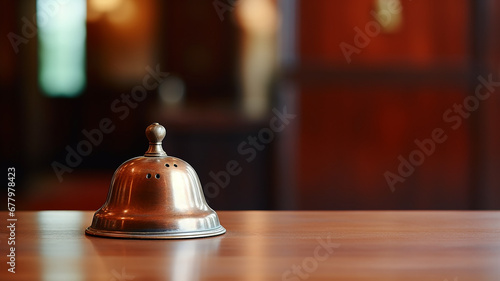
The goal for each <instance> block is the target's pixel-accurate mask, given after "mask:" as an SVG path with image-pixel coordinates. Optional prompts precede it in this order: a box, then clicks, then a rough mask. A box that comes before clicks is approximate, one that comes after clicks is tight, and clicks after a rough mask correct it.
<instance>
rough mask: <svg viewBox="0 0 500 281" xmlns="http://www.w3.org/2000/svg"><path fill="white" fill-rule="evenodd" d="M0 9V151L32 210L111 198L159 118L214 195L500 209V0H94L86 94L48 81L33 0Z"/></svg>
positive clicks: (289, 204) (275, 204)
mask: <svg viewBox="0 0 500 281" xmlns="http://www.w3.org/2000/svg"><path fill="white" fill-rule="evenodd" d="M54 1H55V0H54ZM54 3H58V2H54ZM2 7H3V9H2V12H1V16H0V21H1V27H0V30H1V33H2V34H3V36H4V40H2V41H1V43H0V51H1V52H0V58H1V61H2V64H1V71H0V75H1V76H0V79H1V82H2V83H1V86H2V96H3V98H4V99H3V101H4V102H3V103H2V113H1V114H2V119H1V126H2V132H3V138H2V140H1V146H0V151H1V156H2V157H1V163H2V166H3V167H5V168H6V167H11V166H15V167H16V170H17V179H16V181H17V184H18V188H19V191H18V192H19V198H18V199H19V206H20V208H22V209H97V208H98V207H100V205H101V204H102V203H103V202H104V200H105V198H106V194H107V190H108V187H109V183H110V181H111V176H112V174H113V171H114V170H115V169H116V168H117V167H118V166H119V165H120V164H121V163H122V162H124V161H125V160H127V159H129V158H132V157H135V156H139V155H142V154H143V153H144V151H145V150H146V148H147V147H146V146H147V143H146V139H145V137H144V129H145V128H146V127H147V126H148V125H149V124H150V123H152V122H160V123H161V124H163V125H164V126H165V127H166V128H167V137H166V139H165V141H164V148H165V150H166V151H167V153H168V154H169V155H173V156H177V157H180V158H182V159H184V160H186V161H187V162H189V163H190V164H191V165H192V166H193V167H194V168H195V169H196V171H197V172H198V175H199V177H200V180H201V182H202V185H203V188H204V191H205V195H206V197H207V199H208V201H209V203H210V205H211V206H212V207H213V208H214V209H496V208H499V207H500V194H499V193H500V191H499V187H500V184H499V183H500V176H498V173H497V171H498V169H499V166H500V151H499V150H498V145H497V144H498V141H499V140H500V135H499V133H498V130H497V126H498V125H497V122H496V121H497V120H499V118H500V116H499V108H498V107H499V102H498V95H497V92H496V91H495V90H496V88H497V87H498V86H497V84H495V83H496V82H495V81H497V80H499V81H500V79H499V78H497V77H499V75H498V63H499V62H500V60H499V54H500V53H499V52H498V48H497V47H498V39H497V37H498V36H495V35H496V34H497V29H498V28H497V27H498V26H499V22H498V19H497V18H498V17H497V15H498V14H499V12H500V6H499V4H497V2H496V1H486V0H482V1H469V0H460V1H456V0H446V1H438V2H437V1H431V0H425V1H424V0H422V1H405V0H401V1H396V0H356V1H329V0H315V1H305V0H303V1H301V0H294V1H287V0H238V1H227V0H206V1H195V0H190V1H173V0H168V1H159V0H147V1H146V0H144V1H142V0H115V1H93V0H89V1H87V11H86V13H87V20H86V22H85V28H86V34H85V57H86V62H85V73H86V84H85V89H84V90H83V92H81V94H80V95H78V96H76V97H73V98H68V97H50V96H48V95H46V93H44V92H43V90H42V89H41V88H40V86H39V83H38V80H39V74H40V73H39V62H40V44H39V40H40V38H39V36H40V34H39V33H38V32H37V30H36V29H35V30H29V28H27V27H26V26H27V23H26V22H27V21H28V22H30V24H31V25H32V26H36V16H37V14H38V13H39V12H40V11H38V10H37V8H36V7H37V6H36V1H19V2H15V1H4V2H2ZM54 7H56V8H57V6H54ZM61 7H62V6H61ZM56 10H57V9H56ZM56 10H54V11H56ZM57 11H64V10H63V9H61V10H57ZM54 13H55V12H54ZM54 15H57V13H55V14H54ZM48 19H49V20H50V17H49V18H48ZM31 25H30V26H31ZM28 31H30V32H28ZM26 32H28V33H26ZM9 34H16V35H19V36H23V38H25V39H26V41H22V42H21V43H19V42H18V43H19V44H18V46H16V47H17V49H18V50H17V51H16V48H14V47H13V45H12V43H11V40H10V39H9V37H8V35H9ZM66 40H69V39H66ZM63 41H64V38H63ZM145 77H149V78H145ZM155 77H156V78H157V80H155ZM144 79H147V83H148V84H147V85H151V86H144V85H145V84H144ZM160 80H161V81H160ZM488 80H490V82H488ZM157 81H159V82H160V83H156V82H157ZM139 86H143V87H145V91H143V92H136V90H137V89H139V88H137V87H139ZM479 86H480V87H482V88H481V89H480V91H479V92H480V94H482V95H481V96H480V97H481V98H482V99H479V97H478V96H477V94H476V92H478V91H476V89H477V87H479ZM146 88H147V89H146ZM488 93H490V95H488V96H487V97H486V95H487V94H488ZM133 94H134V95H136V98H135V99H134V96H133ZM137 95H140V96H137ZM476 101H477V102H476ZM103 120H105V121H104V124H106V122H107V121H109V122H108V123H107V124H108V125H107V127H108V128H110V125H109V124H112V126H111V127H112V128H113V129H112V130H111V129H109V132H103V130H102V127H103V123H102V122H103ZM104 127H106V126H105V125H104ZM97 130H100V131H101V133H102V139H101V140H100V141H99V142H96V143H98V144H95V145H93V146H92V151H91V152H89V153H88V155H85V156H82V157H81V161H76V162H78V163H76V164H75V165H74V167H73V166H71V167H70V165H68V161H67V159H68V158H67V157H68V153H69V152H68V151H69V150H71V149H73V150H77V148H78V147H79V145H80V144H81V143H82V141H84V140H89V137H88V136H89V135H92V136H94V138H99V137H98V135H99V133H97ZM68 147H69V148H68ZM68 149H69V150H68ZM55 162H57V163H60V164H62V165H65V166H66V167H67V170H64V168H63V170H61V166H59V173H58V172H57V171H56V170H55V169H54V163H55ZM228 163H238V165H239V166H238V167H240V168H241V171H240V172H238V173H236V174H235V175H231V174H229V172H228V165H230V164H228ZM61 171H62V172H61ZM58 174H59V176H58ZM2 196H3V195H2ZM21 199H22V200H21Z"/></svg>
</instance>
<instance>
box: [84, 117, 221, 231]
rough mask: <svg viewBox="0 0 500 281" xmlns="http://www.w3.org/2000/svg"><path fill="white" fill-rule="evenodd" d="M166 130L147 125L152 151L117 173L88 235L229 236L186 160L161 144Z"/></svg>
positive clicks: (134, 159)
mask: <svg viewBox="0 0 500 281" xmlns="http://www.w3.org/2000/svg"><path fill="white" fill-rule="evenodd" d="M165 134H166V131H165V128H164V127H163V126H162V125H160V124H158V123H153V124H151V125H150V126H148V128H147V129H146V136H147V138H148V139H149V149H148V150H147V151H146V153H145V154H144V156H140V157H136V158H132V159H130V160H128V161H126V162H125V163H123V164H122V165H121V166H120V167H118V169H117V170H116V171H115V173H114V175H113V178H112V180H111V186H110V188H109V193H108V198H107V200H106V202H105V203H104V205H103V206H102V207H101V208H100V209H99V210H97V211H96V212H95V214H94V218H93V220H92V225H91V226H89V227H88V228H87V229H86V230H85V233H86V234H90V235H96V236H105V237H116V238H138V239H181V238H196V237H207V236H215V235H220V234H224V233H225V232H226V230H225V229H224V227H222V226H221V224H220V222H219V218H218V216H217V213H215V211H214V210H212V209H211V208H210V207H209V206H208V204H207V202H206V201H205V197H204V195H203V191H202V188H201V184H200V181H199V179H198V176H197V174H196V172H195V170H194V169H193V167H191V165H189V164H188V163H187V162H185V161H183V160H181V159H179V158H176V157H172V156H168V155H167V154H166V153H165V151H163V148H162V140H163V138H164V137H165Z"/></svg>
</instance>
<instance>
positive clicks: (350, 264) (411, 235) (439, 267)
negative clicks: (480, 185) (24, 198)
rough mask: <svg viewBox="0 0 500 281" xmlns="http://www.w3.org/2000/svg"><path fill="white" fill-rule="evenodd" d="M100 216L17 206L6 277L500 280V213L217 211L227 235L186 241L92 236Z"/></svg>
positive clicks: (1, 243) (53, 280)
mask: <svg viewBox="0 0 500 281" xmlns="http://www.w3.org/2000/svg"><path fill="white" fill-rule="evenodd" d="M0 214H1V216H2V218H3V222H4V223H3V224H5V225H6V226H8V225H9V224H8V222H7V219H8V213H7V212H1V213H0ZM92 214H93V212H80V211H42V212H21V211H18V212H16V213H15V215H16V217H15V218H17V222H15V223H16V224H15V241H16V244H15V247H16V249H15V258H16V261H15V262H16V264H15V271H16V273H15V274H12V273H10V272H8V271H7V269H8V268H9V265H8V264H6V262H7V261H8V260H7V259H8V257H7V255H9V252H10V246H9V245H8V240H7V238H8V235H10V231H9V229H8V228H6V226H2V228H3V230H2V231H1V235H2V236H1V237H0V254H1V257H2V258H1V261H2V266H1V272H0V280H30V281H32V280H47V281H57V280H64V281H70V280H93V281H95V280H104V281H121V280H137V281H139V280H176V281H182V280H248V281H259V280H294V281H298V280H384V281H388V280H394V281H396V280H398V281H400V280H405V281H410V280H419V281H444V280H448V281H465V280H475V281H478V280H500V212H484V211H481V212H469V211H234V212H233V211H219V212H218V214H219V217H220V221H221V223H222V225H223V226H224V227H225V228H226V229H227V233H226V234H224V235H222V236H217V237H212V238H202V239H188V240H127V239H110V238H98V237H91V236H86V235H85V234H84V229H85V228H86V227H87V226H88V225H90V223H91V220H92ZM6 229H7V231H6Z"/></svg>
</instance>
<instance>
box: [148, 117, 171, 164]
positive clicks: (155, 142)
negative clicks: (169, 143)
mask: <svg viewBox="0 0 500 281" xmlns="http://www.w3.org/2000/svg"><path fill="white" fill-rule="evenodd" d="M166 134H167V131H166V130H165V127H163V126H162V125H160V124H159V123H153V124H151V125H149V126H148V127H147V128H146V137H147V138H148V140H149V148H148V150H147V151H146V153H145V154H144V156H152V157H154V156H167V153H165V151H163V148H162V146H161V142H162V140H163V138H165V135H166Z"/></svg>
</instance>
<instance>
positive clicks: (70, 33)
mask: <svg viewBox="0 0 500 281" xmlns="http://www.w3.org/2000/svg"><path fill="white" fill-rule="evenodd" d="M36 9H37V24H38V43H39V49H38V57H39V76H38V82H39V84H40V88H41V89H42V91H43V92H44V93H45V94H46V95H47V96H49V97H76V96H78V95H79V94H81V92H82V90H83V89H84V87H85V84H86V74H85V38H86V14H87V11H86V9H87V7H86V1H85V0H69V1H68V0H37V5H36Z"/></svg>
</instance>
